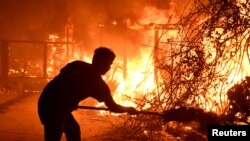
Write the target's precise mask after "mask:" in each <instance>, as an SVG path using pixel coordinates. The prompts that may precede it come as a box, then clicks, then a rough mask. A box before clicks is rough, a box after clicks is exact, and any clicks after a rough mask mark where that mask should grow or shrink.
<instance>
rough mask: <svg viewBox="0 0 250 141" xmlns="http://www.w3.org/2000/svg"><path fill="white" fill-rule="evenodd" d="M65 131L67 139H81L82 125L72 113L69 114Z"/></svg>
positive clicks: (76, 140) (79, 140) (69, 140)
mask: <svg viewBox="0 0 250 141" xmlns="http://www.w3.org/2000/svg"><path fill="white" fill-rule="evenodd" d="M63 131H64V133H65V136H66V139H67V141H81V131H80V126H79V124H78V123H77V121H76V120H75V118H74V116H73V115H72V114H69V115H68V116H67V118H66V121H65V124H64V130H63Z"/></svg>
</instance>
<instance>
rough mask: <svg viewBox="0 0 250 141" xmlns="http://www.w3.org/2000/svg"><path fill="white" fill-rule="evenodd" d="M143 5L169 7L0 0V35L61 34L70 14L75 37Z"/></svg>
mask: <svg viewBox="0 0 250 141" xmlns="http://www.w3.org/2000/svg"><path fill="white" fill-rule="evenodd" d="M146 5H153V6H156V7H157V8H159V9H167V8H169V1H168V0H72V1H71V0H1V1H0V39H17V40H19V39H25V40H27V39H28V40H44V39H46V37H47V36H48V34H51V33H57V34H63V32H64V31H65V25H66V24H67V19H68V18H69V17H71V19H72V22H73V24H74V28H75V32H74V34H75V37H76V38H84V36H88V35H87V34H88V30H89V29H90V28H92V27H94V26H97V25H98V23H102V24H109V23H111V22H112V21H113V20H117V21H118V22H119V21H123V20H124V19H126V18H130V19H131V20H132V21H133V22H136V20H137V19H138V18H139V17H140V10H142V8H143V7H145V6H146Z"/></svg>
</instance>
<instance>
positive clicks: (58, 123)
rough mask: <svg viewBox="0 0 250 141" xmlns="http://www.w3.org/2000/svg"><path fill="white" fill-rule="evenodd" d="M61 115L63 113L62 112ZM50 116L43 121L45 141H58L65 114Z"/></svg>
mask: <svg viewBox="0 0 250 141" xmlns="http://www.w3.org/2000/svg"><path fill="white" fill-rule="evenodd" d="M62 113H63V112H62ZM62 113H60V114H59V113H57V114H55V113H54V114H50V115H49V116H47V117H46V118H45V120H44V121H43V125H44V139H45V141H60V140H61V137H62V133H63V129H64V124H65V119H66V116H65V115H66V113H65V114H62Z"/></svg>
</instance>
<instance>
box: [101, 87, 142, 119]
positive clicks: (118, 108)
mask: <svg viewBox="0 0 250 141" xmlns="http://www.w3.org/2000/svg"><path fill="white" fill-rule="evenodd" d="M104 93H105V94H104V103H105V105H106V106H107V107H108V108H109V110H110V111H111V112H115V113H125V112H128V113H129V114H136V113H137V111H136V109H135V108H134V107H125V106H122V105H119V104H117V103H116V102H115V101H114V99H113V97H112V96H111V92H110V89H109V88H108V87H106V90H104Z"/></svg>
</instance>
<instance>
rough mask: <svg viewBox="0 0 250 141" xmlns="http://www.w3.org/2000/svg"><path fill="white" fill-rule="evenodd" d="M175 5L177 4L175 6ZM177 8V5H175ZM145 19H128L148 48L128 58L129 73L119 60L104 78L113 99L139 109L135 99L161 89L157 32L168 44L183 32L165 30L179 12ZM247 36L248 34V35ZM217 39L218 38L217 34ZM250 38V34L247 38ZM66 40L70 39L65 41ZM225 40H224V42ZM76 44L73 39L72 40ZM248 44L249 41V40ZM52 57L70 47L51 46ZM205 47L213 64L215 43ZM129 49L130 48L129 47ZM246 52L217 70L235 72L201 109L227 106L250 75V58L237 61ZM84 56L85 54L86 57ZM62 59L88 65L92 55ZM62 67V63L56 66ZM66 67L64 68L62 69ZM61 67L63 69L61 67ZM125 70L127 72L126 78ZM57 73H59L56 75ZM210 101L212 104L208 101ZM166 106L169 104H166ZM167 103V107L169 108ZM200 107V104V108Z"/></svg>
mask: <svg viewBox="0 0 250 141" xmlns="http://www.w3.org/2000/svg"><path fill="white" fill-rule="evenodd" d="M171 4H172V5H174V3H173V2H172V3H171ZM172 7H174V6H172ZM141 17H142V18H141V19H140V20H139V22H138V23H133V24H132V23H131V20H130V19H126V21H125V22H126V24H127V28H129V29H132V30H138V31H140V32H142V33H143V34H142V36H141V40H140V43H138V44H142V45H147V46H143V47H140V51H139V54H137V57H135V58H132V59H127V60H126V61H127V64H126V68H125V69H126V70H124V68H123V69H120V68H121V66H123V65H124V60H123V59H120V58H118V59H117V60H115V62H114V64H113V66H112V69H111V70H110V72H109V73H108V74H107V76H104V77H103V78H104V79H105V80H107V81H109V80H110V81H112V87H113V88H114V90H113V98H114V100H115V101H116V102H117V103H119V104H121V105H124V106H133V107H137V105H136V103H135V101H133V99H138V98H140V97H143V96H145V95H146V94H148V93H149V92H152V91H155V90H156V89H157V84H156V78H155V67H154V66H155V64H154V57H153V52H154V49H155V48H154V47H155V46H156V43H155V36H156V31H158V34H159V36H160V42H162V43H164V42H165V43H167V42H168V41H170V40H172V39H178V40H180V39H179V38H181V37H180V36H179V35H180V33H179V29H178V28H171V30H169V29H168V30H167V31H166V30H164V26H165V24H169V25H171V24H172V23H176V21H178V16H177V14H176V10H175V9H170V10H159V9H157V8H155V7H145V8H144V9H143V11H142V15H141ZM116 24H117V21H115V20H114V21H113V23H112V25H116ZM98 26H99V27H104V25H103V24H99V25H98ZM217 31H218V32H223V31H222V29H217ZM245 34H247V33H245ZM214 36H216V35H214ZM245 36H248V35H245ZM49 39H50V41H53V42H55V41H57V40H58V39H59V37H58V36H56V35H50V36H49ZM63 40H64V41H66V39H63ZM221 40H223V39H221ZM72 41H73V39H72ZM245 42H247V41H245ZM226 45H227V46H230V45H231V43H230V42H229V41H228V42H227V44H226ZM51 46H52V47H51V50H50V52H51V54H55V53H56V52H57V50H58V48H61V49H63V50H64V51H65V52H66V50H67V46H66V45H60V47H58V46H56V45H55V44H53V45H51ZM74 46H76V47H75V48H81V47H80V46H82V44H81V45H79V44H71V45H69V46H68V47H69V48H73V47H74ZM203 46H204V47H205V49H204V50H205V51H206V52H205V56H209V55H211V57H209V58H208V57H207V58H208V59H207V60H206V63H209V62H212V61H213V59H214V58H215V56H216V51H215V50H214V48H213V46H212V43H211V42H210V41H209V39H204V41H203ZM125 48H126V47H125ZM247 51H248V52H250V49H248V48H247ZM228 52H232V53H233V52H234V51H233V50H232V49H231V50H230V48H229V49H228ZM242 52H244V50H241V51H240V52H238V54H236V55H235V57H236V58H234V59H232V60H231V62H229V64H231V65H229V66H226V67H225V66H223V64H222V65H221V66H219V67H218V68H217V70H216V71H217V72H219V73H220V74H221V75H226V74H227V73H228V70H232V71H231V73H230V74H229V75H228V78H227V80H225V81H226V82H227V83H221V82H214V83H218V84H219V86H218V88H217V89H216V90H215V89H209V90H208V93H220V94H221V93H222V94H223V95H209V94H208V95H206V97H198V98H197V99H199V100H197V102H198V104H200V107H202V108H204V109H206V110H208V111H211V110H212V111H219V110H218V107H221V105H223V104H227V103H228V102H227V96H226V95H225V94H226V92H227V90H228V89H229V88H230V87H231V86H232V85H233V84H235V83H238V82H239V81H241V80H242V79H243V78H245V76H247V75H250V73H249V72H248V71H247V70H249V69H250V66H249V58H248V57H247V55H244V56H243V57H242V58H241V59H242V62H243V64H242V65H238V64H237V61H236V60H238V58H239V55H240V53H242ZM82 54H84V55H82ZM60 56H61V57H62V56H64V57H63V59H64V62H63V64H65V63H66V62H68V61H69V60H74V59H80V60H84V61H87V62H90V60H91V59H90V58H91V56H92V54H87V53H86V52H84V51H83V52H81V51H79V50H76V51H75V52H73V53H72V54H71V55H70V57H67V55H66V54H60ZM49 60H50V62H49V64H51V67H48V70H47V71H48V72H50V73H51V74H52V72H53V71H55V70H54V69H55V67H52V66H55V64H56V60H55V59H49ZM56 66H60V64H58V65H56ZM61 67H62V66H61ZM58 68H60V67H58ZM124 71H126V76H124ZM54 74H55V73H54ZM159 81H163V80H162V79H161V78H159ZM151 98H152V97H151V96H150V95H147V99H148V100H149V101H150V100H151ZM207 101H210V102H207ZM214 103H217V104H218V105H219V106H214ZM164 104H166V103H164ZM164 104H163V106H165V105H164ZM198 104H197V105H198ZM102 105H103V103H99V104H97V105H96V106H102ZM148 107H150V104H148V105H145V106H144V107H143V108H148ZM106 113H107V112H105V111H102V112H101V114H106Z"/></svg>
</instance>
